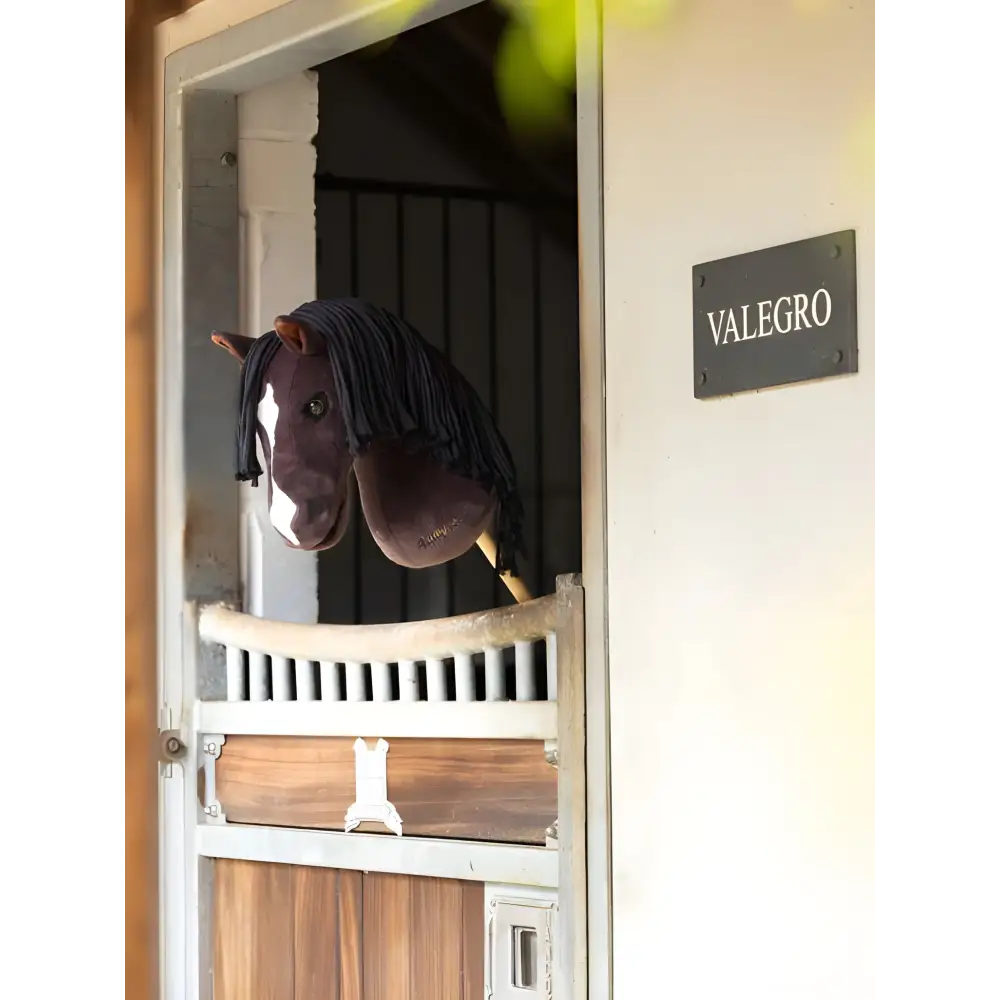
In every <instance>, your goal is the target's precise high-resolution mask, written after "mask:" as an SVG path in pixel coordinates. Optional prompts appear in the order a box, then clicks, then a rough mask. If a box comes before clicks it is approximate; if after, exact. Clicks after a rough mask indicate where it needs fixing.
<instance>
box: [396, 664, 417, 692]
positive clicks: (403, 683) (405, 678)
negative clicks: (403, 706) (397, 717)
mask: <svg viewBox="0 0 1000 1000" xmlns="http://www.w3.org/2000/svg"><path fill="white" fill-rule="evenodd" d="M419 698H420V681H419V680H418V676H417V664H416V663H415V662H414V661H413V660H400V661H399V700H400V701H417V700H419Z"/></svg>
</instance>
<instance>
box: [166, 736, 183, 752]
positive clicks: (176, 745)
mask: <svg viewBox="0 0 1000 1000" xmlns="http://www.w3.org/2000/svg"><path fill="white" fill-rule="evenodd" d="M180 749H181V741H180V740H179V739H177V737H176V736H171V737H170V739H168V740H167V753H180Z"/></svg>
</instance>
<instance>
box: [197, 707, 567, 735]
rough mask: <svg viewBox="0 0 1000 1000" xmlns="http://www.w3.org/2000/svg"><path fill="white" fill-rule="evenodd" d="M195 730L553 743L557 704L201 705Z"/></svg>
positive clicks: (258, 733)
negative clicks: (546, 741)
mask: <svg viewBox="0 0 1000 1000" xmlns="http://www.w3.org/2000/svg"><path fill="white" fill-rule="evenodd" d="M195 719H196V722H195V729H196V731H197V732H202V733H222V734H223V735H225V736H349V737H356V736H368V737H376V736H384V737H386V739H391V738H393V737H394V738H396V739H455V740H474V739H479V740H482V739H489V740H553V739H556V738H557V735H558V714H557V709H556V702H554V701H516V702H515V701H472V702H468V701H466V702H461V701H440V702H428V701H416V702H413V701H409V702H407V701H388V702H378V701H360V702H350V701H302V702H297V701H287V702H276V701H200V702H197V703H196V708H195Z"/></svg>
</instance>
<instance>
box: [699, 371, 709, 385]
mask: <svg viewBox="0 0 1000 1000" xmlns="http://www.w3.org/2000/svg"><path fill="white" fill-rule="evenodd" d="M698 381H699V382H700V383H701V384H702V385H704V384H705V383H706V382H707V381H708V372H702V373H701V375H699V376H698Z"/></svg>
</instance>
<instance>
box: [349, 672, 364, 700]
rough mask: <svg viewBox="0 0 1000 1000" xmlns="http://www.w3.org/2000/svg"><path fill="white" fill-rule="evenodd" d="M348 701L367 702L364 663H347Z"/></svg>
mask: <svg viewBox="0 0 1000 1000" xmlns="http://www.w3.org/2000/svg"><path fill="white" fill-rule="evenodd" d="M344 673H345V674H346V680H347V700H348V701H365V700H366V699H365V667H364V664H363V663H345V664H344Z"/></svg>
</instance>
